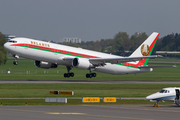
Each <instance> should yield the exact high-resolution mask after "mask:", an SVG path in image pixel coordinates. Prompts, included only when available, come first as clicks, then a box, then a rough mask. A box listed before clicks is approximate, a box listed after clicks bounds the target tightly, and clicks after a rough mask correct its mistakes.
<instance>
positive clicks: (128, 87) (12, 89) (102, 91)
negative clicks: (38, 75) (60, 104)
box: [0, 83, 180, 98]
mask: <svg viewBox="0 0 180 120" xmlns="http://www.w3.org/2000/svg"><path fill="white" fill-rule="evenodd" d="M165 87H180V84H179V85H178V84H84V83H82V84H79V83H73V84H71V83H59V84H57V83H56V84H51V83H49V84H46V83H44V84H42V83H32V84H31V83H30V84H26V83H5V84H0V98H42V97H43V98H44V97H122V96H123V97H146V96H147V95H149V94H152V93H154V92H157V91H159V90H161V89H162V88H165ZM51 90H54V91H61V90H62V91H74V93H75V94H74V96H69V95H50V94H49V91H51Z"/></svg>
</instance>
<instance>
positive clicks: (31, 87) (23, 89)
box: [0, 59, 180, 105]
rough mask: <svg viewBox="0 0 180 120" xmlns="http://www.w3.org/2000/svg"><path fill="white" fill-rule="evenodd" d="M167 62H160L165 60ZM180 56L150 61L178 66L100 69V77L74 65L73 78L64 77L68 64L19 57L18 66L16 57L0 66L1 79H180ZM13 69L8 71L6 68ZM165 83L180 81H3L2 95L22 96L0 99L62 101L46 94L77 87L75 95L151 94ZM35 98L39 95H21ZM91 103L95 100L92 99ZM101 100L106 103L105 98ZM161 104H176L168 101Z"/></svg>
mask: <svg viewBox="0 0 180 120" xmlns="http://www.w3.org/2000/svg"><path fill="white" fill-rule="evenodd" d="M162 61H163V63H160V62H162ZM179 61H180V60H179V59H175V60H174V59H153V60H152V61H151V62H150V63H149V64H148V65H176V66H177V67H176V68H157V69H154V71H153V72H150V73H140V74H137V75H134V74H129V75H110V74H104V73H97V77H96V78H92V79H87V78H86V77H85V74H86V73H89V71H87V70H81V69H76V68H73V69H72V71H73V72H74V73H75V77H73V78H64V77H63V74H64V73H65V72H67V71H66V67H65V66H59V67H58V68H55V69H41V68H37V67H36V66H35V65H34V61H32V60H27V59H19V60H18V62H19V64H18V65H17V66H15V65H13V64H12V63H13V59H9V60H8V61H7V63H6V64H5V65H1V66H0V80H154V81H157V80H158V81H161V80H177V81H178V80H180V74H179V73H180V62H179ZM9 68H10V69H11V73H10V74H7V73H6V70H7V69H9ZM164 87H180V85H179V84H78V83H73V84H70V83H61V84H60V83H59V84H40V83H39V84H35V83H34V84H23V83H18V84H16V83H10V84H8V83H5V84H0V98H19V99H0V103H3V105H25V103H28V105H61V104H60V103H45V100H44V99H36V98H45V97H67V98H68V97H72V96H68V95H64V96H62V95H61V96H60V95H50V94H49V91H50V90H58V91H60V90H62V91H66V90H68V91H74V92H75V95H74V96H73V97H117V98H121V97H146V96H147V95H149V94H152V93H154V92H157V91H159V90H160V89H162V88H164ZM21 98H35V99H21ZM68 104H83V103H82V101H81V99H68ZM89 104H91V103H89ZM98 104H109V103H103V102H102V100H101V102H100V103H98ZM111 104H153V103H150V102H149V101H146V100H119V99H118V100H117V103H111ZM161 104H172V103H171V102H166V103H162V102H161Z"/></svg>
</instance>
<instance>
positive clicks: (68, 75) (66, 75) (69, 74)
mask: <svg viewBox="0 0 180 120" xmlns="http://www.w3.org/2000/svg"><path fill="white" fill-rule="evenodd" d="M70 70H71V67H67V71H68V73H64V77H65V78H66V77H68V78H69V77H74V73H73V72H71V73H70Z"/></svg>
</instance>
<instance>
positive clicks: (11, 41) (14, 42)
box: [8, 40, 17, 43]
mask: <svg viewBox="0 0 180 120" xmlns="http://www.w3.org/2000/svg"><path fill="white" fill-rule="evenodd" d="M8 42H12V43H17V41H14V40H9V41H8Z"/></svg>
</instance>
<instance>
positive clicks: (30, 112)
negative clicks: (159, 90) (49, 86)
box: [0, 105, 180, 120]
mask: <svg viewBox="0 0 180 120" xmlns="http://www.w3.org/2000/svg"><path fill="white" fill-rule="evenodd" d="M179 114H180V107H176V106H175V105H164V106H161V107H159V108H154V107H152V105H59V106H0V116H1V119H2V120H11V119H13V120H35V119H36V120H37V119H38V120H56V119H58V120H59V119H61V120H110V119H111V120H117V119H118V120H177V119H179Z"/></svg>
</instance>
